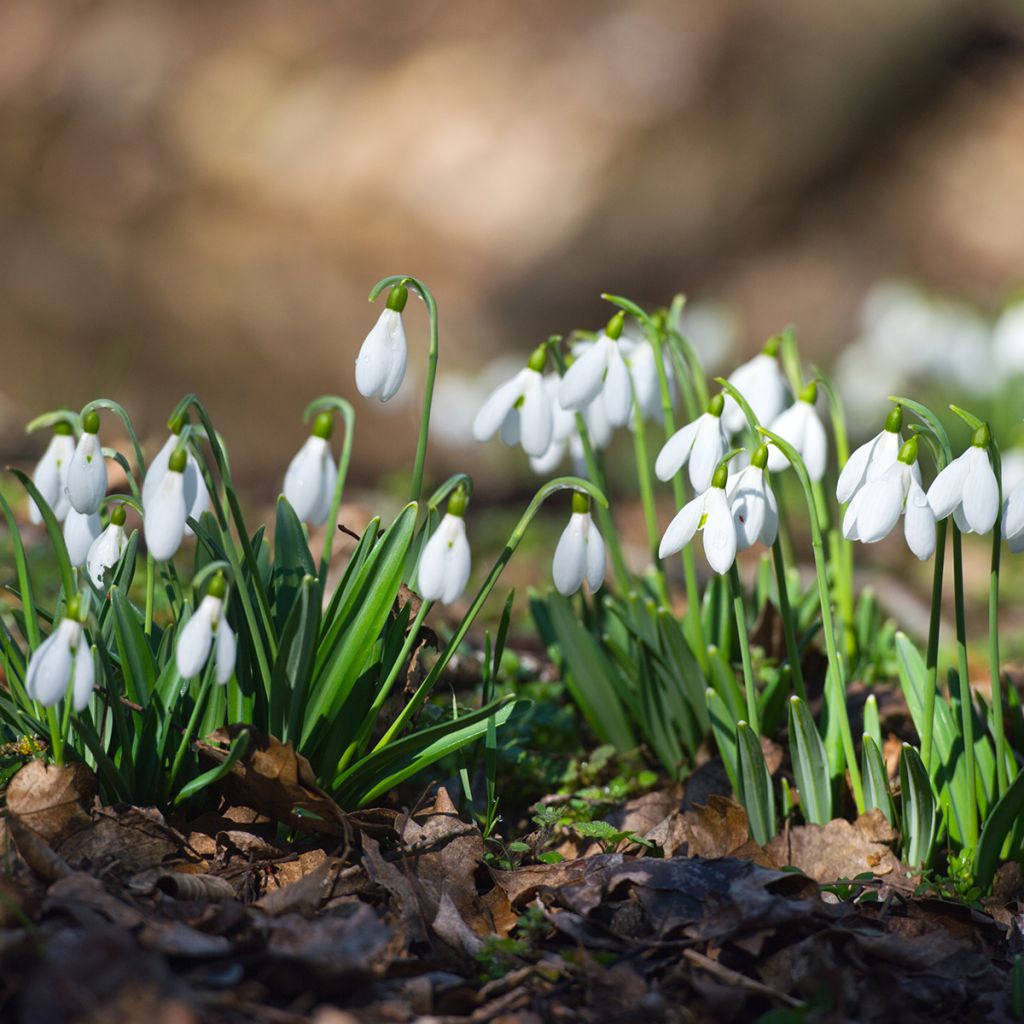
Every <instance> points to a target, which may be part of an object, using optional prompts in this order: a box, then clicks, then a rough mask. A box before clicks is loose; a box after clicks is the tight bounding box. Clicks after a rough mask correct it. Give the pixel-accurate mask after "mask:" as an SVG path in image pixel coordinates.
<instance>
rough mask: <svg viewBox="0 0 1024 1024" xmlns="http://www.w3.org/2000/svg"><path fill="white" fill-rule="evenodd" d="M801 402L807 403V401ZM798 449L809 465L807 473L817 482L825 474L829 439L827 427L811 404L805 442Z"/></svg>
mask: <svg viewBox="0 0 1024 1024" xmlns="http://www.w3.org/2000/svg"><path fill="white" fill-rule="evenodd" d="M801 404H802V405H807V403H806V402H802V403H801ZM798 451H799V452H800V455H801V456H802V458H803V460H804V465H805V466H806V467H807V475H808V476H809V477H810V478H811V479H812V480H813V481H814V482H815V483H817V482H818V481H819V480H820V479H821V478H822V477H823V476H824V475H825V464H826V462H827V461H828V440H827V438H826V437H825V427H824V425H823V424H822V422H821V420H820V419H819V418H818V414H817V412H815V410H814V407H813V406H811V405H807V414H806V417H805V422H804V436H803V444H802V446H801V447H800V448H799V449H798Z"/></svg>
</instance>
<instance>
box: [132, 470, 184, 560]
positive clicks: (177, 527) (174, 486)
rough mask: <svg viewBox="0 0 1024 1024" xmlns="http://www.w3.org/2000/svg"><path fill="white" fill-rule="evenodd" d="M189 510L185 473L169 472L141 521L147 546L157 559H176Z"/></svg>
mask: <svg viewBox="0 0 1024 1024" xmlns="http://www.w3.org/2000/svg"><path fill="white" fill-rule="evenodd" d="M186 512H187V510H186V508H185V494H184V480H183V478H182V474H181V473H174V472H171V471H168V472H167V473H165V474H164V478H163V479H162V480H161V481H160V486H159V487H158V488H157V491H156V494H154V495H153V499H152V501H150V503H149V508H148V509H146V514H145V516H143V520H142V528H143V535H144V536H145V538H146V546H147V547H148V548H149V551H150V553H151V554H152V555H153V557H154V558H155V559H156V560H157V561H158V562H166V561H167V560H168V559H170V558H173V557H174V554H175V552H176V551H177V550H178V548H179V547H181V541H182V539H183V538H184V536H185V515H186Z"/></svg>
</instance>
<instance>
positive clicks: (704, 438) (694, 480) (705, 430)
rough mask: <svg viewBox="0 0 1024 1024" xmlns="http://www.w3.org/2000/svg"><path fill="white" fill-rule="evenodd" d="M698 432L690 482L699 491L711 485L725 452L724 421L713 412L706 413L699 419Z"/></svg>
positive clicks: (691, 460) (693, 449)
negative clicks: (712, 413)
mask: <svg viewBox="0 0 1024 1024" xmlns="http://www.w3.org/2000/svg"><path fill="white" fill-rule="evenodd" d="M697 424H698V425H697V434H696V436H695V437H694V439H693V448H692V449H691V450H690V483H691V484H693V489H694V490H695V491H697V492H700V491H706V490H707V489H708V488H709V487H710V486H711V478H712V477H713V476H714V475H715V469H716V468H717V467H718V463H719V462H721V461H722V456H723V455H724V454H725V437H724V436H723V434H722V421H721V420H720V419H719V418H718V417H717V416H712V415H711V413H707V412H706V413H704V415H703V416H701V417H700V419H699V420H698V421H697Z"/></svg>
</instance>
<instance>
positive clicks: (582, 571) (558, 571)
mask: <svg viewBox="0 0 1024 1024" xmlns="http://www.w3.org/2000/svg"><path fill="white" fill-rule="evenodd" d="M589 526H590V516H589V515H587V514H586V513H585V512H574V513H573V514H572V515H571V516H570V517H569V524H568V526H566V528H565V529H564V530H563V531H562V536H561V537H559V539H558V546H557V547H556V548H555V557H554V558H553V559H552V562H551V576H552V579H553V580H554V582H555V589H557V590H558V592H559V593H560V594H563V595H565V596H566V597H569V596H571V595H572V594H575V593H576V591H577V590H579V589H580V587H581V586H582V584H583V577H584V576H585V575H586V571H587V535H588V533H589Z"/></svg>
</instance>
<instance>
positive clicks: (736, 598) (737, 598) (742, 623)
mask: <svg viewBox="0 0 1024 1024" xmlns="http://www.w3.org/2000/svg"><path fill="white" fill-rule="evenodd" d="M729 586H730V589H731V590H732V607H733V612H734V613H735V615H736V634H737V636H738V637H739V641H740V658H741V660H742V662H743V690H744V693H745V694H746V697H747V723H748V724H749V725H750V728H751V729H753V730H754V732H755V733H756V734H757V735H758V736H760V735H761V720H760V718H759V717H758V712H757V689H756V687H755V686H754V669H753V666H752V664H751V661H750V638H749V637H748V635H747V614H746V610H745V609H744V607H743V586H742V584H741V583H740V573H739V570H738V569H737V568H736V563H735V562H733V563H732V565H731V566H730V567H729Z"/></svg>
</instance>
